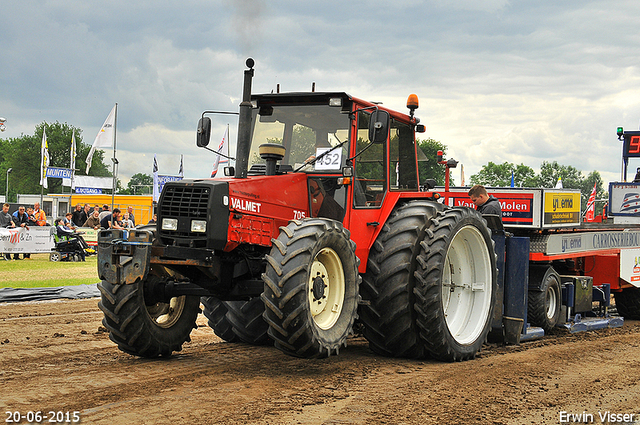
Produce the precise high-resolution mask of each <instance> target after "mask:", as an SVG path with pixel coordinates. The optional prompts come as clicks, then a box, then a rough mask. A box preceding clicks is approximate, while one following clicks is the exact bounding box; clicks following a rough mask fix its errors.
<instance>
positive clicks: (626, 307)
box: [614, 288, 640, 320]
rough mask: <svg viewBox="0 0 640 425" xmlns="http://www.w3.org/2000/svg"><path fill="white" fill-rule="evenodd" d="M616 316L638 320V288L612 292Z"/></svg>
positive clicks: (639, 315)
mask: <svg viewBox="0 0 640 425" xmlns="http://www.w3.org/2000/svg"><path fill="white" fill-rule="evenodd" d="M614 297H615V299H616V309H617V310H618V314H619V315H620V316H622V317H624V318H625V319H630V320H640V288H624V289H623V290H622V292H614Z"/></svg>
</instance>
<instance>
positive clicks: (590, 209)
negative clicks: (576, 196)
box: [587, 182, 598, 221]
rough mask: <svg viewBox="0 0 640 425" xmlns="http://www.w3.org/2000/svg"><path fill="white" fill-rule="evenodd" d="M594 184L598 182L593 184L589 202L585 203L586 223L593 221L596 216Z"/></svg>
mask: <svg viewBox="0 0 640 425" xmlns="http://www.w3.org/2000/svg"><path fill="white" fill-rule="evenodd" d="M596 184H598V182H594V183H593V190H592V191H591V195H589V201H587V221H593V220H594V219H595V216H596Z"/></svg>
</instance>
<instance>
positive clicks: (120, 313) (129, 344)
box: [98, 276, 200, 357]
mask: <svg viewBox="0 0 640 425" xmlns="http://www.w3.org/2000/svg"><path fill="white" fill-rule="evenodd" d="M149 279H158V278H157V277H155V276H150V277H149ZM98 289H99V290H100V294H101V296H102V299H101V301H100V302H99V303H98V307H100V309H101V310H102V311H103V312H104V319H103V320H102V324H103V325H104V326H105V327H106V328H107V329H108V330H109V338H110V339H111V340H112V341H113V342H115V343H116V344H118V348H119V349H120V350H122V351H124V352H125V353H129V354H133V355H135V356H141V357H157V356H169V355H171V353H172V352H173V351H180V350H181V349H182V344H183V343H184V342H185V341H190V339H189V334H190V333H191V329H193V328H195V327H196V317H197V316H198V313H199V312H200V299H199V297H194V296H181V297H174V298H171V300H169V302H158V303H155V304H153V305H146V303H145V296H144V282H143V281H138V282H136V283H133V284H127V285H114V284H111V283H109V282H107V281H104V280H103V281H102V282H100V283H99V284H98Z"/></svg>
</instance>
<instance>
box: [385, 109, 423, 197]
mask: <svg viewBox="0 0 640 425" xmlns="http://www.w3.org/2000/svg"><path fill="white" fill-rule="evenodd" d="M389 151H390V154H389V155H390V157H391V161H390V168H389V180H390V182H389V184H390V186H391V190H402V191H418V174H417V168H416V146H415V139H414V137H413V130H412V129H411V127H410V126H409V125H408V124H405V123H401V122H398V121H396V120H392V122H391V131H390V135H389Z"/></svg>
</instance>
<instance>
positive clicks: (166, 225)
mask: <svg viewBox="0 0 640 425" xmlns="http://www.w3.org/2000/svg"><path fill="white" fill-rule="evenodd" d="M162 230H178V219H177V218H163V219H162Z"/></svg>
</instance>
